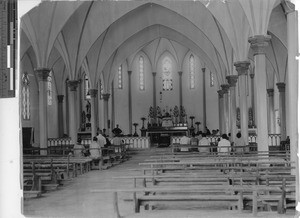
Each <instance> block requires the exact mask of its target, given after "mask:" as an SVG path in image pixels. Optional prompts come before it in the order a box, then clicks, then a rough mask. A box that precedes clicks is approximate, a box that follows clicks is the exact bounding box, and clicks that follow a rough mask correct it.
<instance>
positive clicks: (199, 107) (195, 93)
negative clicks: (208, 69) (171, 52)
mask: <svg viewBox="0 0 300 218" xmlns="http://www.w3.org/2000/svg"><path fill="white" fill-rule="evenodd" d="M189 59H190V53H188V54H187V55H186V57H185V60H184V63H183V75H182V95H183V96H182V98H183V101H182V104H183V106H184V108H185V110H186V113H187V116H188V117H190V116H195V120H194V123H195V122H197V121H199V122H201V125H200V126H199V128H200V130H201V131H202V127H203V125H202V124H203V74H202V71H201V65H200V61H199V58H198V57H197V56H195V55H194V59H195V89H190V81H189V78H190V75H189V72H190V70H189V69H190V68H189ZM207 94H208V93H207ZM188 121H189V123H190V119H189V118H188Z"/></svg>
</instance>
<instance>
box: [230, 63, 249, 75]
mask: <svg viewBox="0 0 300 218" xmlns="http://www.w3.org/2000/svg"><path fill="white" fill-rule="evenodd" d="M233 65H234V66H235V69H236V71H237V72H238V75H239V76H241V75H247V73H248V69H249V66H250V62H249V61H237V62H234V64H233Z"/></svg>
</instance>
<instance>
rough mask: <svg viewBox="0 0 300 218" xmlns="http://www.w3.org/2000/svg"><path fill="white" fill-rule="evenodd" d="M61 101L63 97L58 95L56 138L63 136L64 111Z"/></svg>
mask: <svg viewBox="0 0 300 218" xmlns="http://www.w3.org/2000/svg"><path fill="white" fill-rule="evenodd" d="M63 101H64V96H63V95H58V96H57V107H58V109H57V113H58V116H57V117H58V121H57V123H58V137H63V136H64V111H63Z"/></svg>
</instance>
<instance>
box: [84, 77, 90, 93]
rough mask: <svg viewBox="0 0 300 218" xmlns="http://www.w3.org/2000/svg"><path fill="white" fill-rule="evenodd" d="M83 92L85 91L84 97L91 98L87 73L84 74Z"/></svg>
mask: <svg viewBox="0 0 300 218" xmlns="http://www.w3.org/2000/svg"><path fill="white" fill-rule="evenodd" d="M84 93H85V98H86V99H91V95H90V83H89V78H88V77H87V75H86V74H85V75H84Z"/></svg>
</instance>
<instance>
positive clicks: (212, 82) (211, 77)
mask: <svg viewBox="0 0 300 218" xmlns="http://www.w3.org/2000/svg"><path fill="white" fill-rule="evenodd" d="M213 86H214V74H213V73H212V72H210V87H213Z"/></svg>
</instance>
